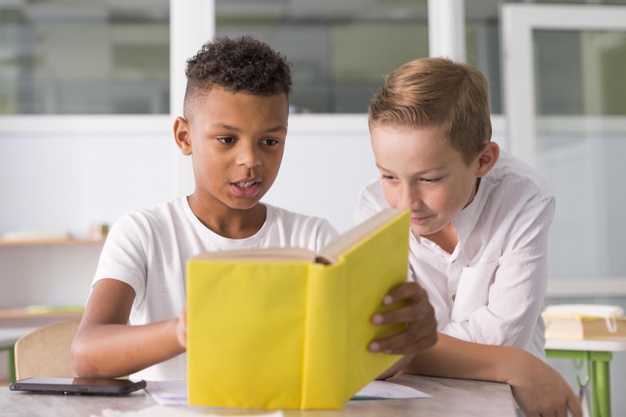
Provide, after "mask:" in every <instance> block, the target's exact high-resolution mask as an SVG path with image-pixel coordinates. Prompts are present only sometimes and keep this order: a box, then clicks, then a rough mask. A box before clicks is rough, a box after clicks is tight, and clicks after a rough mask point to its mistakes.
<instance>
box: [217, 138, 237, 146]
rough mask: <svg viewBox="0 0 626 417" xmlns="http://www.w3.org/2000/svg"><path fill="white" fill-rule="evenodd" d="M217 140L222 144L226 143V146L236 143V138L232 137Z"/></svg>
mask: <svg viewBox="0 0 626 417" xmlns="http://www.w3.org/2000/svg"><path fill="white" fill-rule="evenodd" d="M217 140H219V141H220V142H222V143H224V144H226V145H230V144H233V143H235V138H233V137H230V136H224V137H220V138H217Z"/></svg>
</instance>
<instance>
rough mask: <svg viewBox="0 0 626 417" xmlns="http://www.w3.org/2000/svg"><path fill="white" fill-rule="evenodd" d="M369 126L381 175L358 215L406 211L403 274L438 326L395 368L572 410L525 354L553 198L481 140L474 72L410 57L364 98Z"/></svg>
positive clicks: (534, 342) (485, 125)
mask: <svg viewBox="0 0 626 417" xmlns="http://www.w3.org/2000/svg"><path fill="white" fill-rule="evenodd" d="M369 128H370V135H371V142H372V149H373V152H374V155H375V159H376V165H377V167H378V170H379V172H380V178H379V179H377V180H375V181H374V182H372V183H370V184H368V185H367V186H366V187H365V188H364V189H363V191H362V192H361V195H360V199H359V205H358V207H357V209H356V218H357V221H361V220H363V219H365V218H367V217H369V216H371V215H372V214H374V213H376V212H377V211H379V210H381V209H382V208H384V207H387V206H391V207H394V208H398V209H410V210H411V231H412V233H411V241H410V248H411V249H410V266H411V270H410V280H411V281H414V282H418V283H419V284H420V286H421V287H423V288H424V289H425V290H426V291H427V293H428V298H429V300H430V302H431V303H432V304H433V307H434V309H435V316H436V319H437V325H438V331H439V332H440V335H439V339H438V342H437V344H436V345H435V346H434V347H433V348H432V349H429V350H427V351H424V352H421V353H417V354H416V356H415V358H414V360H413V361H412V363H411V364H410V365H409V366H408V367H407V368H406V369H405V371H407V372H414V373H422V374H430V375H439V376H452V377H461V378H472V379H488V380H497V381H505V382H509V383H510V384H511V385H512V386H513V391H514V394H516V399H517V401H518V404H519V405H520V406H521V408H522V409H523V410H524V411H525V412H526V413H527V415H529V416H530V415H535V413H538V412H540V413H547V414H542V415H563V416H565V415H566V411H567V408H568V407H569V408H570V409H571V410H572V411H573V412H574V413H575V415H579V414H578V413H580V407H579V405H578V401H577V399H576V398H575V396H574V395H573V393H572V391H571V389H570V388H569V386H567V384H566V383H565V382H564V381H563V380H562V378H561V377H560V376H559V375H558V374H557V373H556V372H555V371H554V370H552V369H551V368H550V367H549V366H548V365H546V364H545V363H544V362H543V361H542V360H538V359H536V358H535V357H537V358H541V359H543V358H545V354H544V326H543V321H542V319H541V315H540V313H541V308H542V303H543V300H544V296H545V291H546V285H547V273H548V269H547V250H548V232H549V227H550V224H551V222H552V218H553V214H554V204H555V203H554V196H553V194H552V193H551V192H550V190H549V187H548V185H547V183H546V181H545V180H544V179H543V178H542V177H541V176H540V175H539V174H538V173H537V172H536V171H534V170H533V169H531V168H530V167H529V166H528V165H526V164H524V163H523V162H521V161H519V160H517V159H515V158H513V157H512V156H510V155H508V154H506V153H504V152H501V151H500V149H499V147H498V145H497V144H496V143H494V142H491V119H490V112H489V103H488V86H487V81H486V80H485V78H484V76H483V75H482V74H481V73H480V72H479V71H478V70H477V69H475V68H473V67H471V66H469V65H466V64H461V63H455V62H452V61H450V60H447V59H444V58H426V59H418V60H415V61H412V62H409V63H407V64H405V65H403V66H401V67H400V68H398V69H397V70H395V71H394V72H392V73H391V74H390V75H389V76H388V77H387V78H386V79H385V82H384V83H383V86H382V87H381V88H380V89H379V90H378V92H377V93H376V94H375V95H374V97H373V99H372V100H371V102H370V106H369ZM375 348H376V349H381V350H386V349H388V348H389V347H388V346H385V345H384V344H383V345H380V346H376V347H375ZM525 351H527V352H530V353H531V354H532V355H534V356H535V357H533V356H531V355H529V354H528V353H526V352H525Z"/></svg>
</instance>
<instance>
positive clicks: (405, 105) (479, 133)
mask: <svg viewBox="0 0 626 417" xmlns="http://www.w3.org/2000/svg"><path fill="white" fill-rule="evenodd" d="M386 124H389V125H404V126H407V125H408V126H413V127H433V126H434V127H435V128H436V129H438V130H439V132H440V134H441V135H442V137H443V138H445V139H446V140H448V141H449V143H450V144H451V145H452V147H453V148H454V149H456V150H458V151H459V152H461V154H462V155H463V158H464V160H465V161H466V162H467V163H469V162H470V161H471V160H472V159H473V158H474V157H475V156H476V155H478V154H479V153H480V151H481V150H482V148H483V147H484V145H485V144H486V143H487V142H489V141H490V140H491V117H490V113H489V87H488V84H487V80H486V79H485V77H484V76H483V75H482V74H481V73H480V71H478V69H476V68H474V67H472V66H470V65H467V64H463V63H457V62H454V61H451V60H449V59H445V58H422V59H416V60H414V61H411V62H409V63H406V64H404V65H402V66H401V67H400V68H398V69H396V70H395V71H394V72H392V73H391V74H389V75H388V76H387V77H386V78H385V81H384V83H383V85H382V86H381V88H380V89H379V90H378V91H377V92H376V93H375V94H374V97H373V98H372V100H371V101H370V104H369V126H370V129H371V128H372V127H374V126H376V125H386Z"/></svg>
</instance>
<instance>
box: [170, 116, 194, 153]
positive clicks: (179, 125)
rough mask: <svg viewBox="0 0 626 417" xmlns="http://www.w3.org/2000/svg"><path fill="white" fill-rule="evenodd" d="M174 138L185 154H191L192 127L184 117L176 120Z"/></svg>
mask: <svg viewBox="0 0 626 417" xmlns="http://www.w3.org/2000/svg"><path fill="white" fill-rule="evenodd" d="M174 139H175V140H176V145H178V147H179V148H180V150H181V151H182V153H183V155H186V156H189V155H191V129H190V128H189V123H188V122H187V120H185V119H184V118H182V117H177V118H176V120H175V121H174Z"/></svg>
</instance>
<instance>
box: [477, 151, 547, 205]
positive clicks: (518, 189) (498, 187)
mask: <svg viewBox="0 0 626 417" xmlns="http://www.w3.org/2000/svg"><path fill="white" fill-rule="evenodd" d="M484 182H485V183H486V184H485V186H486V187H487V188H492V191H497V193H490V194H492V195H494V196H495V195H499V196H501V197H502V196H507V197H509V198H513V197H515V196H517V198H522V199H529V200H544V199H552V198H554V194H553V192H552V189H551V187H550V184H549V182H548V180H547V179H546V178H545V176H544V175H543V174H541V172H539V171H538V170H537V169H535V168H533V167H531V166H530V165H528V164H527V163H526V162H524V161H522V160H521V159H519V158H516V157H514V156H513V155H511V154H509V153H507V152H505V151H501V152H500V157H499V158H498V162H497V163H496V165H495V166H494V167H493V169H492V170H491V171H490V172H489V173H488V174H487V175H486V176H485V178H484Z"/></svg>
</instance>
